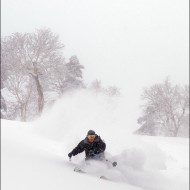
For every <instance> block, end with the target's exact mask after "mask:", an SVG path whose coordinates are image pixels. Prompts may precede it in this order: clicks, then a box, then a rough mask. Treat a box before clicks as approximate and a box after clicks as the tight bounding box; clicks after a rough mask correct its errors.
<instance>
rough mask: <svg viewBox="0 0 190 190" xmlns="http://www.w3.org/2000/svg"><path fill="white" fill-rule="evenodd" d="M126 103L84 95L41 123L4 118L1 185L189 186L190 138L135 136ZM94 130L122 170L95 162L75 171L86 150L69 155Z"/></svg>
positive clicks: (144, 189) (32, 189) (140, 189)
mask: <svg viewBox="0 0 190 190" xmlns="http://www.w3.org/2000/svg"><path fill="white" fill-rule="evenodd" d="M84 101H85V103H84ZM121 105H123V104H120V103H119V102H118V100H117V101H116V102H114V101H113V100H110V99H109V100H108V99H106V98H105V97H97V96H96V97H94V96H93V95H89V96H87V95H86V94H85V95H84V93H81V94H77V96H75V95H73V96H71V95H70V96H68V97H64V99H61V100H59V101H58V102H57V103H56V104H55V106H53V107H52V108H51V109H50V111H48V112H46V113H44V115H43V116H42V117H41V118H40V119H38V120H37V121H35V122H30V123H21V122H16V121H7V120H1V143H2V145H1V167H2V169H1V174H2V179H1V189H2V190H13V189H14V190H42V189H46V190H53V189H56V190H63V189H67V190H73V189H83V190H85V189H88V190H89V188H90V189H91V190H95V189H96V190H97V189H114V190H115V189H116V188H118V189H120V190H124V189H125V190H126V189H128V190H171V189H172V190H188V189H189V181H188V180H189V139H187V138H166V137H148V136H138V135H132V134H131V131H132V130H131V128H129V127H127V125H130V120H127V119H126V115H131V116H132V114H131V113H128V112H126V111H127V110H125V109H124V107H123V106H121ZM89 129H94V130H95V131H96V132H97V133H98V134H99V135H100V136H101V137H102V138H103V139H104V140H105V141H106V144H107V149H106V156H107V158H108V159H110V160H112V161H113V160H116V161H117V162H118V166H117V167H116V168H113V167H111V166H110V165H109V164H105V163H99V162H91V164H90V165H88V166H85V170H86V171H88V173H87V174H79V173H76V172H73V168H74V166H75V165H81V164H82V163H83V158H84V154H83V153H82V154H80V155H77V156H75V157H73V158H72V161H71V162H70V161H69V160H68V156H67V154H68V153H69V152H70V151H71V150H72V149H73V148H74V147H75V146H76V145H77V144H78V142H79V141H80V140H82V139H83V138H84V137H85V135H86V132H87V131H88V130H89ZM100 175H105V176H107V177H108V178H109V179H110V180H109V181H106V180H102V179H99V176H100Z"/></svg>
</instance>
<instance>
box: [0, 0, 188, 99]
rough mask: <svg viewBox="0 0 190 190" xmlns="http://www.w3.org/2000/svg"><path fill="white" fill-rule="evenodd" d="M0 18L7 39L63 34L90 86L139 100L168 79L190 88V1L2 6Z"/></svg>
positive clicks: (43, 0) (53, 0) (6, 1)
mask: <svg viewBox="0 0 190 190" xmlns="http://www.w3.org/2000/svg"><path fill="white" fill-rule="evenodd" d="M1 15H2V18H1V22H2V23H1V24H2V36H6V35H10V34H11V33H13V32H33V31H34V29H35V28H41V27H49V28H50V29H51V30H52V31H53V32H55V33H57V34H59V35H60V38H61V41H62V42H63V43H64V44H65V49H64V55H65V56H66V58H67V59H68V58H69V57H70V56H71V55H73V54H76V55H77V56H78V58H79V60H80V62H81V64H82V65H84V66H85V70H84V80H85V82H86V83H87V84H88V83H90V82H91V81H92V80H94V79H96V78H98V79H100V80H102V82H103V83H104V84H105V85H117V86H119V87H120V88H121V89H122V90H123V91H124V93H126V94H127V95H128V96H130V97H131V96H136V100H138V99H139V94H140V93H141V90H142V88H143V87H145V86H147V85H150V84H154V83H155V82H161V81H162V80H163V79H164V78H165V77H166V76H171V79H172V81H174V82H175V83H180V84H187V83H188V78H189V77H188V75H189V73H188V72H189V69H188V68H189V64H188V63H189V43H188V42H189V1H188V0H167V1H165V0H154V1H152V0H143V1H142V0H133V1H129V0H117V1H115V0H104V1H102V0H90V1H89V0H72V1H69V0H40V1H39V0H2V14H1ZM136 94H137V95H136Z"/></svg>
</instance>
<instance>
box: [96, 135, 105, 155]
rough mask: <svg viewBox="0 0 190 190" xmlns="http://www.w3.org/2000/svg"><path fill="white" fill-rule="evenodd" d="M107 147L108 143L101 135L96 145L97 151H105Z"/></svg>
mask: <svg viewBox="0 0 190 190" xmlns="http://www.w3.org/2000/svg"><path fill="white" fill-rule="evenodd" d="M105 149H106V143H105V142H104V141H103V140H102V139H101V138H100V137H99V142H98V145H97V147H96V151H97V153H101V152H104V151H105Z"/></svg>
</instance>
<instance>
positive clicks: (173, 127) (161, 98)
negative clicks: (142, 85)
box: [138, 79, 189, 136]
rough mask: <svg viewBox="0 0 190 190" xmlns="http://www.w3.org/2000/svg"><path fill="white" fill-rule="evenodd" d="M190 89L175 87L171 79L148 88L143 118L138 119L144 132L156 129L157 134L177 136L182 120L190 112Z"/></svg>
mask: <svg viewBox="0 0 190 190" xmlns="http://www.w3.org/2000/svg"><path fill="white" fill-rule="evenodd" d="M188 89H189V88H188V87H183V88H182V87H180V86H178V85H174V86H173V85H172V84H171V82H170V81H169V79H166V80H165V82H164V83H163V84H155V85H153V86H151V87H150V88H146V89H145V90H144V92H143V95H142V98H143V99H144V100H145V104H144V105H143V107H144V111H143V116H142V117H140V118H139V119H138V121H139V124H141V125H142V126H141V127H143V129H144V131H145V129H146V130H151V131H152V130H153V129H154V133H156V134H162V133H164V134H165V135H168V136H177V135H178V131H179V129H180V127H181V126H182V120H183V118H184V117H185V116H186V114H187V113H188V112H189V95H188ZM139 132H142V128H141V129H139ZM150 133H152V132H150Z"/></svg>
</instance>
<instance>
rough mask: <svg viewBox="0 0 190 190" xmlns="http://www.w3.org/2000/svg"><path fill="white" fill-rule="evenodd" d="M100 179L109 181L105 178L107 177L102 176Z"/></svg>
mask: <svg viewBox="0 0 190 190" xmlns="http://www.w3.org/2000/svg"><path fill="white" fill-rule="evenodd" d="M100 179H104V180H109V179H108V178H107V177H105V176H103V175H102V176H100Z"/></svg>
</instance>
